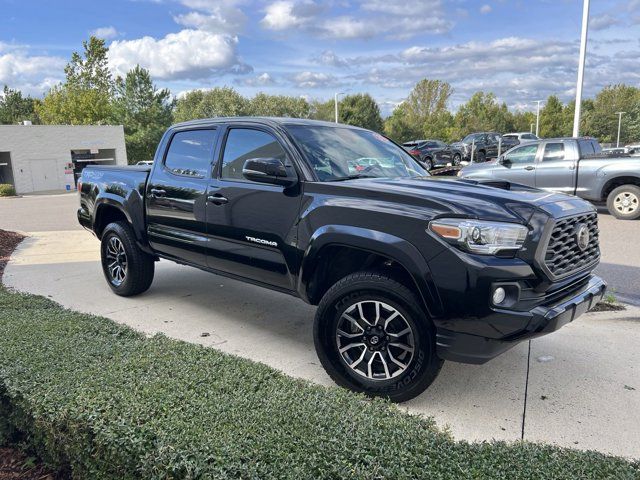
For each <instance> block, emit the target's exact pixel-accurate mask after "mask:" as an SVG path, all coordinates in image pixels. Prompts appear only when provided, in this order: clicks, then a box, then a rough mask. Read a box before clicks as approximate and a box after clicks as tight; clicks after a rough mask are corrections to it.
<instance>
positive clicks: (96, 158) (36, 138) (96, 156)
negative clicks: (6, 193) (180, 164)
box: [0, 125, 127, 194]
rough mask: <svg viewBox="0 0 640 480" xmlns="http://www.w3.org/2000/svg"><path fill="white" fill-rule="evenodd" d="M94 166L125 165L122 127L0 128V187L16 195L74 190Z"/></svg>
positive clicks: (5, 126) (14, 126)
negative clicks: (9, 188) (12, 189)
mask: <svg viewBox="0 0 640 480" xmlns="http://www.w3.org/2000/svg"><path fill="white" fill-rule="evenodd" d="M95 164H103V165H104V164H106V165H126V164H127V151H126V149H125V144H124V129H123V127H122V125H118V126H107V125H87V126H84V125H82V126H80V125H78V126H75V125H0V183H10V184H12V185H14V186H15V188H16V191H17V193H19V194H21V193H30V192H44V191H55V190H74V189H75V188H76V181H77V179H78V177H79V176H80V173H81V172H82V169H83V168H84V167H85V166H86V165H95Z"/></svg>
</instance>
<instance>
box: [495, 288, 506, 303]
mask: <svg viewBox="0 0 640 480" xmlns="http://www.w3.org/2000/svg"><path fill="white" fill-rule="evenodd" d="M506 296H507V292H505V291H504V288H502V287H498V288H496V289H495V290H494V291H493V297H492V300H493V304H494V305H500V304H501V303H502V302H504V299H505V298H506Z"/></svg>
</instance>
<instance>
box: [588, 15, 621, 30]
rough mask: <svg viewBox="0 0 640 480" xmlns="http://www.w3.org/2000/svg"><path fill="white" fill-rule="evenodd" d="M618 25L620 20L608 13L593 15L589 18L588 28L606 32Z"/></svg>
mask: <svg viewBox="0 0 640 480" xmlns="http://www.w3.org/2000/svg"><path fill="white" fill-rule="evenodd" d="M620 23H621V22H620V20H618V19H617V18H615V17H614V16H612V15H609V14H608V13H606V14H604V15H595V16H592V17H591V18H589V27H590V28H592V29H593V30H606V29H607V28H610V27H613V26H614V25H619V24H620Z"/></svg>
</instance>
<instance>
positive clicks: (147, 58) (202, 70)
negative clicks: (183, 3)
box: [109, 30, 252, 79]
mask: <svg viewBox="0 0 640 480" xmlns="http://www.w3.org/2000/svg"><path fill="white" fill-rule="evenodd" d="M237 43H238V39H237V37H232V36H229V35H221V34H214V33H210V32H206V31H203V30H182V31H180V32H178V33H170V34H168V35H167V36H166V37H164V38H161V39H155V38H153V37H142V38H138V39H135V40H120V41H118V40H116V41H114V42H112V43H111V45H110V46H109V64H110V65H111V68H112V69H113V70H114V71H115V73H116V74H118V75H124V74H126V72H127V71H129V70H130V69H131V68H133V67H134V66H135V65H137V64H139V65H141V66H143V67H145V68H147V69H149V71H150V72H151V75H152V76H154V77H155V78H159V79H176V78H180V79H200V78H207V77H210V76H211V75H212V74H217V73H218V74H219V73H226V72H230V71H235V72H236V73H247V72H248V71H251V70H252V69H251V67H249V66H248V65H246V64H243V63H242V62H241V61H240V60H239V58H238V55H237V51H236V50H237V48H236V47H237Z"/></svg>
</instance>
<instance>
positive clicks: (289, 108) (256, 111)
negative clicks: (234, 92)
mask: <svg viewBox="0 0 640 480" xmlns="http://www.w3.org/2000/svg"><path fill="white" fill-rule="evenodd" d="M247 114H248V115H258V116H266V117H294V118H309V115H310V114H311V105H310V104H309V102H307V100H305V99H304V98H302V97H290V96H287V95H268V94H266V93H262V92H260V93H258V94H257V95H256V96H255V97H253V98H252V99H251V100H249V102H248V105H247Z"/></svg>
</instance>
